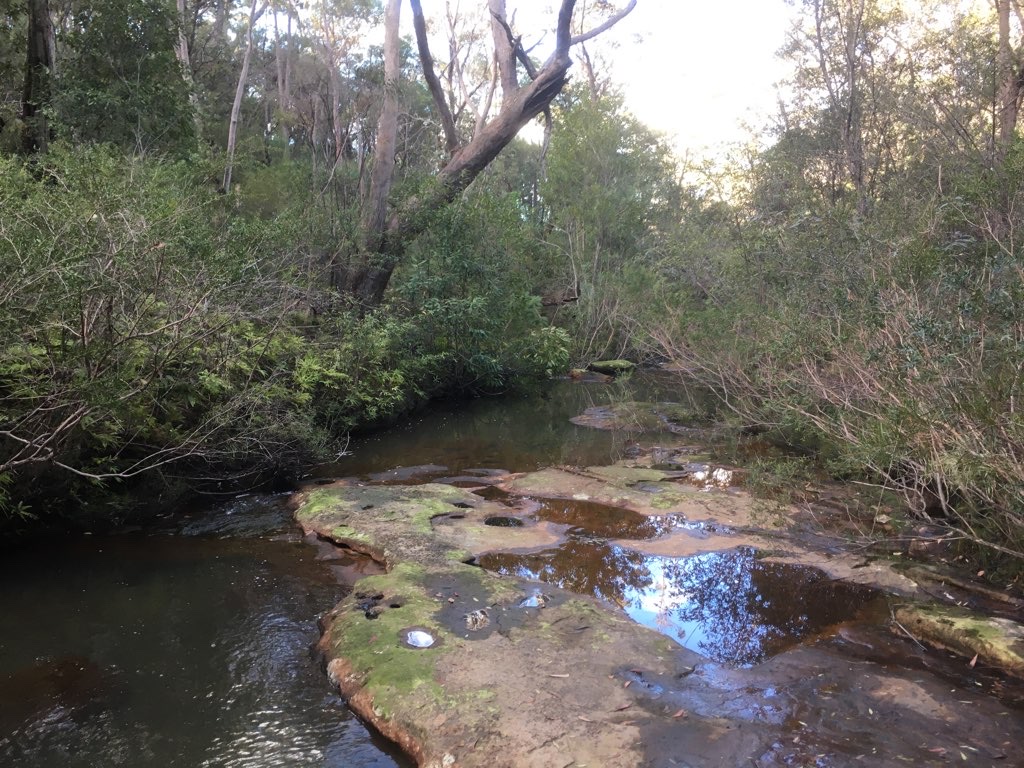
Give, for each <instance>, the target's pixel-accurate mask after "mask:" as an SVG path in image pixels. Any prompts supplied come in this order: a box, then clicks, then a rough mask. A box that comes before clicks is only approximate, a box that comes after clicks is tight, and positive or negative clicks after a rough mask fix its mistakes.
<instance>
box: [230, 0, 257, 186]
mask: <svg viewBox="0 0 1024 768" xmlns="http://www.w3.org/2000/svg"><path fill="white" fill-rule="evenodd" d="M266 9H267V4H266V2H264V3H263V5H262V7H261V8H260V9H259V10H258V11H257V10H256V0H252V5H251V6H250V7H249V28H248V29H247V30H246V34H245V53H244V54H243V55H242V71H241V72H240V73H239V75H238V87H237V88H235V101H234V103H233V104H232V105H231V122H230V123H228V146H227V154H228V161H227V163H226V165H225V167H224V184H223V186H224V194H225V195H226V194H228V193H229V192H231V172H232V170H233V168H234V164H235V144H236V143H237V142H238V120H239V117H240V116H241V114H242V99H243V98H244V96H245V84H246V81H247V80H248V79H249V60H250V59H251V58H252V47H253V41H252V28H253V25H255V24H256V22H257V21H258V20H259V18H260V16H262V15H263V12H264V11H265V10H266Z"/></svg>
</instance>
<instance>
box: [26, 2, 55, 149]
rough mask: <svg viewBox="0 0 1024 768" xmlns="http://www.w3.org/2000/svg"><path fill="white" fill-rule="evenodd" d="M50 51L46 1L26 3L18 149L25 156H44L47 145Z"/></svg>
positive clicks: (52, 59) (50, 29)
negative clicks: (21, 132)
mask: <svg viewBox="0 0 1024 768" xmlns="http://www.w3.org/2000/svg"><path fill="white" fill-rule="evenodd" d="M54 49H55V44H54V34H53V22H52V21H51V20H50V4H49V1H48V0H28V56H27V60H26V63H25V86H24V90H23V91H22V98H21V119H22V120H23V121H24V123H25V133H24V138H23V142H22V146H23V149H24V151H25V153H26V154H33V153H36V152H39V153H44V152H46V150H47V148H48V147H49V145H50V125H49V121H48V120H47V118H46V107H47V106H48V104H49V101H50V81H51V79H52V77H53V73H54V63H55V58H56V57H55V54H54Z"/></svg>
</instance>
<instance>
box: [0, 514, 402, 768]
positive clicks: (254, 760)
mask: <svg viewBox="0 0 1024 768" xmlns="http://www.w3.org/2000/svg"><path fill="white" fill-rule="evenodd" d="M316 558H317V549H316V548H315V547H312V546H310V545H309V544H307V543H305V542H304V541H302V540H301V539H300V538H299V537H298V534H297V533H296V532H295V531H294V529H293V528H292V525H291V523H290V520H289V514H288V512H287V510H285V509H284V507H283V500H282V499H280V498H269V499H268V498H263V499H254V500H244V501H238V502H235V503H234V504H233V505H231V506H229V507H227V508H222V509H220V510H218V511H215V512H213V513H211V514H202V515H198V516H196V517H194V518H192V519H190V520H186V521H185V522H184V523H183V525H181V526H179V527H178V528H177V529H170V530H168V531H166V532H164V533H161V534H150V535H142V534H132V535H119V536H107V537H88V536H87V537H83V538H81V539H78V540H75V541H70V542H61V543H54V544H50V545H47V546H41V547H36V548H32V549H29V550H22V551H19V552H17V553H16V554H11V553H7V554H5V555H4V557H3V561H2V563H0V585H2V591H0V617H3V618H2V626H3V629H2V630H0V765H2V766H5V767H7V766H10V768H15V767H18V768H21V767H24V768H30V767H34V766H39V768H44V767H45V768H54V767H55V766H83V767H84V766H90V767H92V766H182V767H183V768H184V767H188V768H195V767H196V766H239V767H240V768H241V766H246V768H248V767H250V766H253V767H263V766H311V765H317V766H338V768H342V767H344V768H352V767H353V766H372V767H376V766H395V765H403V764H404V763H400V762H396V760H395V759H394V758H393V757H391V756H389V754H388V752H387V751H385V750H386V749H387V746H386V745H383V744H381V743H379V742H378V741H376V740H375V738H374V737H372V736H371V735H370V734H369V733H368V732H367V730H366V728H365V727H364V726H363V725H362V724H361V723H360V722H359V721H358V720H356V719H355V718H354V717H353V716H352V715H351V713H350V712H349V711H348V710H347V709H346V708H345V706H344V703H343V702H342V701H341V699H340V697H339V696H337V695H336V694H335V693H334V692H333V691H332V690H331V687H330V685H329V684H328V682H327V679H326V677H325V676H324V674H323V672H322V670H321V669H320V667H319V665H318V664H317V663H316V662H315V660H314V659H313V658H312V656H311V654H310V645H311V644H312V643H313V642H315V640H316V638H317V636H318V631H317V627H316V619H317V617H318V616H319V615H320V614H321V613H322V612H324V611H326V610H327V609H329V608H330V607H331V606H333V604H334V603H335V602H336V601H337V599H338V597H339V594H340V587H339V585H338V583H337V581H336V580H335V575H336V573H337V572H346V571H347V572H350V573H357V572H358V571H359V570H360V569H361V568H362V566H361V565H360V564H359V563H355V562H344V561H339V562H333V563H324V562H319V561H318V560H317V559H316ZM332 569H333V570H332Z"/></svg>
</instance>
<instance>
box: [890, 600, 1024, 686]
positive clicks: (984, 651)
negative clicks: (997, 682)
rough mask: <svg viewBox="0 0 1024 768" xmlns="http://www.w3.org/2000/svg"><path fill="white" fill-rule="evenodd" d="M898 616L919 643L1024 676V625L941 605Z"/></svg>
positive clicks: (912, 608) (908, 608) (902, 610)
mask: <svg viewBox="0 0 1024 768" xmlns="http://www.w3.org/2000/svg"><path fill="white" fill-rule="evenodd" d="M893 615H894V617H895V619H896V621H897V622H899V623H900V625H902V628H903V629H905V630H906V631H907V632H909V633H910V634H912V635H913V636H914V637H916V638H917V639H918V640H923V641H924V642H927V643H929V644H930V645H933V646H938V647H941V648H948V649H949V650H952V651H955V652H957V653H962V654H963V655H964V656H968V657H974V656H977V657H978V658H979V659H980V660H981V661H983V662H985V663H986V664H990V665H991V666H994V667H999V668H1000V669H1003V670H1005V671H1007V672H1009V673H1010V674H1012V675H1015V676H1017V677H1024V626H1021V625H1020V624H1018V623H1016V622H1013V621H1010V620H1009V619H1003V618H999V617H994V616H982V615H979V614H974V613H971V612H970V611H965V610H962V609H959V608H953V607H950V606H944V605H937V604H923V603H920V604H910V605H904V606H900V607H898V608H896V610H895V612H894V614H893Z"/></svg>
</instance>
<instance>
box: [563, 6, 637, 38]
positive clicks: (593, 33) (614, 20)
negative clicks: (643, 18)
mask: <svg viewBox="0 0 1024 768" xmlns="http://www.w3.org/2000/svg"><path fill="white" fill-rule="evenodd" d="M563 7H564V4H563ZM634 8H636V0H629V5H627V6H626V7H625V8H623V9H622V10H621V11H619V12H618V13H616V14H615V15H614V16H610V17H609V18H608V19H607V20H606V21H605V22H604V23H603V24H598V25H597V26H596V27H594V28H593V29H592V30H590V31H589V32H584V33H583V34H581V35H576V36H575V37H573V38H571V39H570V40H569V45H578V44H579V43H585V42H586V41H587V40H590V39H591V38H594V37H597V36H598V35H600V34H601V33H602V32H607V31H608V30H609V29H611V28H612V27H614V26H615V25H616V24H618V23H619V22H620V21H622V20H623V19H624V18H626V16H628V15H629V14H630V13H631V12H632V10H633V9H634ZM571 15H572V12H571V11H570V16H571Z"/></svg>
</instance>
